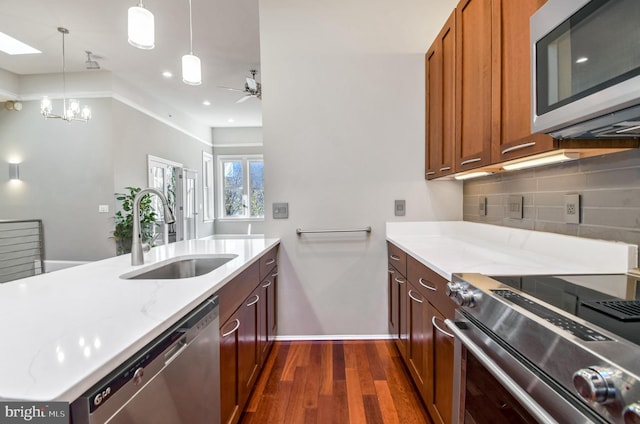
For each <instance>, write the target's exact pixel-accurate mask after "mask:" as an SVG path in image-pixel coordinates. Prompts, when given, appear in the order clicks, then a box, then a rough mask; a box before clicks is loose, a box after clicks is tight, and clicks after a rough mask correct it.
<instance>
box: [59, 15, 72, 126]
mask: <svg viewBox="0 0 640 424" xmlns="http://www.w3.org/2000/svg"><path fill="white" fill-rule="evenodd" d="M58 31H60V33H61V34H62V108H63V109H62V114H63V115H64V116H66V114H67V75H66V73H65V69H66V63H65V60H64V56H65V52H64V36H65V34H68V33H69V31H68V30H67V29H65V28H58Z"/></svg>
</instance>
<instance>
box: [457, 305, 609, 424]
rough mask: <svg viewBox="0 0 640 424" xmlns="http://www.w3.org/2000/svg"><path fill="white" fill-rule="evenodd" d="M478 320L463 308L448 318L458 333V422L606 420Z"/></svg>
mask: <svg viewBox="0 0 640 424" xmlns="http://www.w3.org/2000/svg"><path fill="white" fill-rule="evenodd" d="M473 321H474V320H473V318H472V317H470V316H465V315H463V313H461V312H460V310H458V311H457V312H456V320H446V324H447V326H448V327H449V329H451V331H452V332H453V334H454V335H455V344H454V382H453V400H454V404H453V420H452V422H453V423H477V424H482V423H497V422H508V423H510V424H512V423H558V422H559V423H565V422H570V423H574V424H579V423H593V422H606V421H604V420H603V419H602V418H600V417H598V416H595V415H594V414H593V413H591V412H590V411H588V410H584V408H582V407H581V406H580V402H579V401H576V400H574V399H572V395H571V394H570V393H563V391H564V389H562V388H561V387H560V386H559V385H558V386H557V387H553V386H554V384H553V382H548V381H545V376H544V375H543V373H542V371H541V370H539V369H536V368H535V366H534V365H533V364H530V363H529V364H527V361H526V359H525V358H523V357H519V356H521V355H519V354H518V353H515V352H510V348H509V347H508V346H503V342H501V341H500V340H499V339H497V338H496V337H495V335H492V334H490V333H489V332H488V331H486V332H485V331H483V330H482V329H481V327H482V325H481V324H475V323H474V322H473ZM549 383H550V384H549Z"/></svg>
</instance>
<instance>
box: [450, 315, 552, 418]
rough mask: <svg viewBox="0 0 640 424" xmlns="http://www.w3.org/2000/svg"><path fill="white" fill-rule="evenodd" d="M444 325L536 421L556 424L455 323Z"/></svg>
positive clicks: (466, 322) (467, 323)
mask: <svg viewBox="0 0 640 424" xmlns="http://www.w3.org/2000/svg"><path fill="white" fill-rule="evenodd" d="M444 322H445V324H447V327H449V329H450V330H451V332H452V333H453V334H454V336H455V337H456V340H458V341H459V342H460V343H462V344H463V345H464V347H465V348H466V349H467V350H468V351H470V352H471V353H472V354H473V356H475V357H476V359H477V360H478V361H479V362H480V363H481V364H482V365H483V366H484V367H485V368H487V370H489V372H491V374H492V375H493V376H494V377H495V378H496V379H497V380H498V381H499V382H500V383H501V384H502V385H503V386H504V388H505V389H507V390H508V391H509V393H511V394H512V395H513V397H515V398H516V399H517V400H518V401H519V402H520V403H521V404H522V406H524V407H525V408H526V409H527V411H529V413H531V415H533V416H534V418H536V419H537V420H538V421H540V422H543V423H557V421H556V420H555V419H553V417H552V416H551V415H549V414H548V413H547V411H545V410H544V409H543V408H542V407H541V406H540V405H538V403H537V402H536V401H535V400H533V398H532V397H531V396H529V394H528V393H527V392H526V391H525V390H524V389H523V388H522V387H520V386H519V385H518V383H516V382H515V381H513V379H512V378H511V377H509V375H507V373H505V372H504V371H503V370H502V368H500V367H499V366H498V364H496V363H495V362H494V361H493V359H491V358H490V357H489V356H488V355H487V354H486V353H484V351H483V350H482V348H480V347H479V346H478V345H476V344H475V343H474V342H473V341H472V340H471V339H470V338H469V337H467V335H466V334H465V333H464V331H462V330H460V329H459V328H458V326H456V325H455V322H456V321H453V320H451V319H446V320H445V321H444ZM460 322H464V323H465V324H466V325H473V324H471V323H470V322H468V321H460Z"/></svg>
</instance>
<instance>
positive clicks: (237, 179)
mask: <svg viewBox="0 0 640 424" xmlns="http://www.w3.org/2000/svg"><path fill="white" fill-rule="evenodd" d="M218 165H219V169H220V186H221V187H220V197H221V199H220V202H219V204H220V208H221V211H220V217H221V218H223V219H238V218H250V219H262V218H264V176H263V168H264V167H263V160H262V155H252V156H218Z"/></svg>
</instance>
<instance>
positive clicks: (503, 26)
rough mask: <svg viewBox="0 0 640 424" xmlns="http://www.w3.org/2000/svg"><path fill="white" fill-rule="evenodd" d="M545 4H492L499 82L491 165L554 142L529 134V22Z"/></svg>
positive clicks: (504, 0) (528, 0) (533, 0)
mask: <svg viewBox="0 0 640 424" xmlns="http://www.w3.org/2000/svg"><path fill="white" fill-rule="evenodd" d="M544 3H546V0H518V1H512V0H511V1H510V0H499V1H498V0H494V6H493V7H494V15H497V16H498V17H499V18H498V19H496V21H497V22H496V25H498V28H497V30H496V31H494V45H495V46H496V48H497V50H498V52H499V55H500V61H499V67H497V68H496V69H495V70H494V73H495V75H497V76H498V77H499V79H500V81H501V87H500V107H499V108H498V109H497V110H498V113H499V115H498V116H497V117H496V118H495V119H494V123H495V126H494V129H493V131H494V133H495V134H496V135H497V137H494V140H493V149H492V152H491V160H492V162H503V161H505V160H510V159H515V158H519V157H523V156H528V155H531V154H535V153H541V152H545V151H548V150H551V149H553V148H554V147H555V144H556V143H555V140H553V138H551V136H549V135H546V134H534V135H532V134H531V47H530V43H531V41H530V39H529V18H530V17H531V15H533V13H534V12H535V11H536V10H538V9H539V8H540V7H541V6H542V5H543V4H544Z"/></svg>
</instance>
